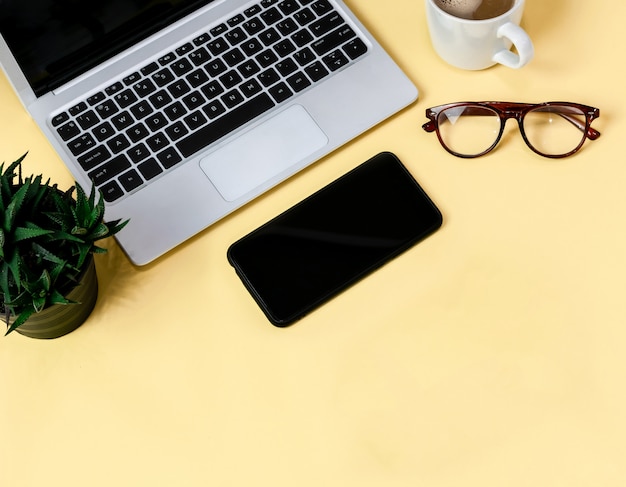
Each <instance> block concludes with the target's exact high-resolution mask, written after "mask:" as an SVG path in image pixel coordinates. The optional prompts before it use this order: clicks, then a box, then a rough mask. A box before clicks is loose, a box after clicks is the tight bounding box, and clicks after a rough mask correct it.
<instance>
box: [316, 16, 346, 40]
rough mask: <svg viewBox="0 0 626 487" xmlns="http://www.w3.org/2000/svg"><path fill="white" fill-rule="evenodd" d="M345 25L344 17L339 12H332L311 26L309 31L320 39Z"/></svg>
mask: <svg viewBox="0 0 626 487" xmlns="http://www.w3.org/2000/svg"><path fill="white" fill-rule="evenodd" d="M343 23H345V22H344V20H343V17H342V16H341V15H339V14H338V13H337V12H332V13H329V14H328V15H326V16H325V17H322V18H321V19H319V20H317V21H315V22H313V23H312V24H311V25H309V30H310V31H311V32H312V33H313V35H315V36H316V37H320V36H322V35H324V34H326V33H327V32H330V31H331V30H333V29H335V28H337V27H339V26H340V25H341V24H343Z"/></svg>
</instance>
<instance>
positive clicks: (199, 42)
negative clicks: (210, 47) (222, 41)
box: [191, 33, 211, 46]
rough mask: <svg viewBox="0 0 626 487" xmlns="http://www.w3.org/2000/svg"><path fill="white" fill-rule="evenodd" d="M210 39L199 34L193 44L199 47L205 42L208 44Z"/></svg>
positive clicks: (205, 35)
mask: <svg viewBox="0 0 626 487" xmlns="http://www.w3.org/2000/svg"><path fill="white" fill-rule="evenodd" d="M210 38H211V36H209V34H206V33H205V34H200V35H199V36H198V37H196V38H195V39H194V40H193V41H191V42H193V43H194V44H195V45H196V46H201V45H202V44H206V43H207V42H209V39H210Z"/></svg>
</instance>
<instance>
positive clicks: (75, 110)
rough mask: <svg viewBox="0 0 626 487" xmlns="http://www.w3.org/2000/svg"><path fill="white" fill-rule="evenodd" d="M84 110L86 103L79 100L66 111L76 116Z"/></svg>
mask: <svg viewBox="0 0 626 487" xmlns="http://www.w3.org/2000/svg"><path fill="white" fill-rule="evenodd" d="M85 110H87V104H86V103H85V102H80V103H78V104H76V105H74V106H73V107H71V108H70V109H69V110H68V111H69V112H70V115H74V116H76V115H78V114H79V113H80V112H84V111H85Z"/></svg>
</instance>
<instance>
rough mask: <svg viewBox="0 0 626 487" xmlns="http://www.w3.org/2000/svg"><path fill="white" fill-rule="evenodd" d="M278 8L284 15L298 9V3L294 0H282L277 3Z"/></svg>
mask: <svg viewBox="0 0 626 487" xmlns="http://www.w3.org/2000/svg"><path fill="white" fill-rule="evenodd" d="M278 8H279V9H280V11H281V12H282V13H284V14H285V15H289V14H292V13H294V12H295V11H296V10H298V9H299V8H300V5H298V2H296V1H295V0H284V1H282V2H280V3H279V4H278Z"/></svg>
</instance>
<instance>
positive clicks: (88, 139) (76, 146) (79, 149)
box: [67, 134, 96, 156]
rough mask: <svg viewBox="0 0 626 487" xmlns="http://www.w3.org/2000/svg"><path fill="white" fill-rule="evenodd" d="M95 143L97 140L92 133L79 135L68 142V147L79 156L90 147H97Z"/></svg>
mask: <svg viewBox="0 0 626 487" xmlns="http://www.w3.org/2000/svg"><path fill="white" fill-rule="evenodd" d="M95 145H96V141H95V140H94V138H93V137H92V136H91V135H90V134H82V135H79V136H78V137H77V138H75V139H74V140H72V141H71V142H70V143H69V144H67V146H68V148H69V149H70V151H71V152H72V154H74V155H75V156H78V155H80V154H82V153H83V152H86V151H88V150H89V149H91V148H93V147H95Z"/></svg>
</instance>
